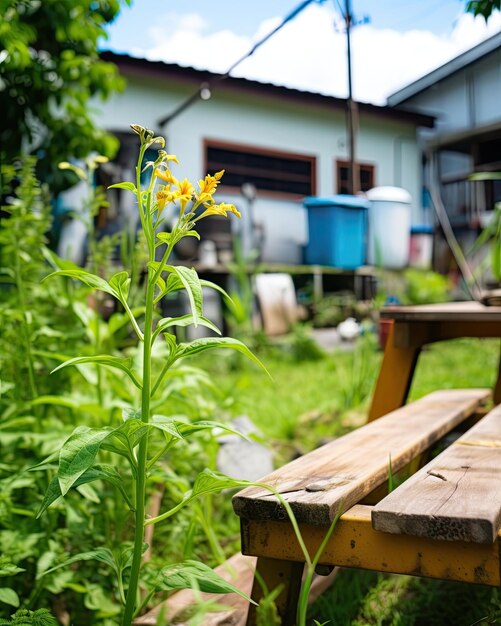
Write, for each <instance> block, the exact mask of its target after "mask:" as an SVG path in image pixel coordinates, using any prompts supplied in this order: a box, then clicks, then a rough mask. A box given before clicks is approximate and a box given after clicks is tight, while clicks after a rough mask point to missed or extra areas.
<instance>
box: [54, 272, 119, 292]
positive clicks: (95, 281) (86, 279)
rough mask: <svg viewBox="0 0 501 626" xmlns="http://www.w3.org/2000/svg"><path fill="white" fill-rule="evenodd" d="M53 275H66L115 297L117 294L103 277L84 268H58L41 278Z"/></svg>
mask: <svg viewBox="0 0 501 626" xmlns="http://www.w3.org/2000/svg"><path fill="white" fill-rule="evenodd" d="M53 276H68V278H74V279H76V280H79V281H81V282H82V283H84V284H86V285H88V286H89V287H93V288H94V289H100V290H101V291H105V292H106V293H109V294H110V295H112V296H114V297H115V298H116V297H117V295H118V294H117V292H116V291H115V290H114V289H113V288H112V287H110V285H109V284H108V283H107V282H106V281H105V280H104V279H103V278H101V277H100V276H96V275H95V274H91V273H90V272H86V271H85V270H58V271H57V272H52V274H49V275H48V276H46V277H45V278H44V279H43V280H46V279H47V278H52V277H53Z"/></svg>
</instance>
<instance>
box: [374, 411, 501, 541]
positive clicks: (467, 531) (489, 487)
mask: <svg viewBox="0 0 501 626" xmlns="http://www.w3.org/2000/svg"><path fill="white" fill-rule="evenodd" d="M372 524H373V527H374V529H375V530H380V531H384V532H390V533H402V534H406V535H414V536H419V537H429V538H431V539H441V540H450V541H455V540H461V541H469V542H474V543H484V544H485V543H493V542H494V541H495V539H496V537H497V534H498V531H499V529H500V528H501V406H497V407H496V408H495V409H494V410H493V411H491V412H490V413H488V414H487V415H486V416H485V417H484V418H483V419H482V420H480V422H478V424H476V425H475V426H473V427H472V428H471V429H470V430H469V431H467V432H466V434H464V435H463V436H462V437H460V438H459V439H458V440H457V441H456V442H455V443H453V444H452V445H451V446H450V447H449V448H447V449H446V450H445V451H444V452H442V454H440V455H439V456H437V457H436V458H435V459H434V460H433V461H431V462H430V463H428V465H426V466H425V467H423V468H422V469H421V470H420V471H419V472H417V473H416V474H414V476H412V477H411V478H409V480H407V481H406V482H405V483H404V484H403V485H401V486H400V487H398V489H396V490H395V491H393V492H392V493H390V494H389V495H388V496H387V497H386V498H384V499H383V500H381V502H380V503H379V504H377V505H376V506H375V507H374V510H373V512H372Z"/></svg>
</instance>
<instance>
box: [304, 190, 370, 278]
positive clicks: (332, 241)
mask: <svg viewBox="0 0 501 626" xmlns="http://www.w3.org/2000/svg"><path fill="white" fill-rule="evenodd" d="M304 205H305V207H306V208H307V209H308V229H309V240H308V245H307V246H306V249H305V261H306V263H309V264H311V265H329V266H333V267H339V268H342V269H355V268H357V267H360V266H361V265H364V263H365V251H366V238H367V211H368V208H369V202H368V201H367V200H366V199H365V198H359V197H357V196H344V195H335V196H327V197H324V198H317V197H310V198H306V199H305V201H304Z"/></svg>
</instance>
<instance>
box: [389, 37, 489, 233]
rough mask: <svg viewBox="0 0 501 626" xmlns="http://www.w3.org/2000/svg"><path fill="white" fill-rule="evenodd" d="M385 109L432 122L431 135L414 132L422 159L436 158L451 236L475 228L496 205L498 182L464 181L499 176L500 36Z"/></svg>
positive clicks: (441, 69)
mask: <svg viewBox="0 0 501 626" xmlns="http://www.w3.org/2000/svg"><path fill="white" fill-rule="evenodd" d="M388 104H389V105H390V106H392V107H394V108H395V109H397V110H399V111H404V110H405V111H410V112H414V113H420V114H424V115H433V116H434V117H435V118H436V124H435V127H434V128H433V129H429V128H428V129H426V130H422V131H420V143H421V146H422V150H423V153H424V155H425V157H426V156H428V158H429V157H430V155H431V154H433V153H435V154H436V155H437V157H438V169H439V171H438V179H439V182H440V188H441V193H442V198H443V201H444V205H445V207H446V209H447V212H448V214H449V217H450V220H451V223H452V225H453V227H454V228H455V230H456V231H457V232H459V233H460V234H461V231H462V230H463V231H467V230H468V229H475V228H477V227H478V226H479V225H480V224H481V223H482V222H483V221H484V220H485V217H486V214H488V212H489V211H492V209H493V208H494V204H495V203H496V202H499V201H501V181H499V180H498V181H493V180H491V181H485V182H473V181H471V180H469V176H470V175H471V174H472V173H474V172H489V171H491V172H494V171H501V33H497V34H496V35H494V36H493V37H490V38H489V39H487V40H485V41H483V42H482V43H480V44H479V45H477V46H475V47H474V48H472V49H470V50H468V51H467V52H465V53H464V54H461V55H459V56H458V57H456V58H454V59H452V61H450V62H449V63H446V64H445V65H442V66H441V67H439V68H437V69H436V70H434V71H433V72H431V73H429V74H427V75H426V76H423V77H422V78H420V79H419V80H417V81H415V82H413V83H411V84H410V85H407V86H406V87H404V88H403V89H401V90H400V91H398V92H396V93H394V94H393V95H391V96H390V97H389V98H388Z"/></svg>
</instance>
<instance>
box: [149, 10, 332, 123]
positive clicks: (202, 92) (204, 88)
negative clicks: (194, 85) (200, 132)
mask: <svg viewBox="0 0 501 626" xmlns="http://www.w3.org/2000/svg"><path fill="white" fill-rule="evenodd" d="M313 2H317V3H318V4H321V3H322V2H325V0H304V1H303V2H301V4H299V5H298V6H297V7H296V8H295V9H293V10H292V11H291V12H290V13H288V14H287V15H286V16H285V17H284V18H283V20H282V21H281V22H280V24H279V25H278V26H276V27H275V28H274V29H273V30H271V31H270V32H269V33H268V34H267V35H265V36H264V37H263V38H262V39H260V40H259V41H258V42H256V43H255V44H254V45H253V46H252V48H251V49H250V50H249V51H248V52H246V53H245V54H244V55H243V56H242V57H240V59H238V60H237V61H235V62H234V63H233V64H232V65H230V67H229V68H228V70H227V71H226V72H225V73H224V74H221V75H220V76H217V77H216V78H213V79H212V80H211V81H205V82H203V83H201V84H200V86H199V88H198V89H197V90H196V91H195V92H194V93H193V94H192V95H191V96H189V97H188V98H186V100H184V102H181V104H180V105H179V106H178V107H177V108H176V109H174V111H172V113H170V114H169V115H167V116H165V117H163V118H162V119H160V120H158V124H159V125H160V126H164V125H165V124H168V123H169V122H171V121H172V120H173V119H174V118H175V117H177V116H178V115H179V114H180V113H182V112H183V111H185V110H186V109H187V108H188V107H190V106H191V105H192V104H193V103H195V102H196V101H197V100H199V99H201V100H208V99H209V98H210V92H211V88H212V87H214V86H215V85H217V84H218V83H220V82H222V81H223V80H226V79H227V78H228V77H229V76H230V74H231V72H232V71H233V70H234V69H235V68H236V67H237V66H238V65H240V63H242V62H243V61H245V59H248V58H249V57H250V56H252V55H253V54H254V52H256V50H257V49H258V48H260V47H261V46H262V45H263V44H264V43H266V42H267V41H268V40H269V39H270V38H271V37H273V35H275V34H276V33H278V31H279V30H281V29H282V28H283V27H284V26H285V25H286V24H288V23H289V22H290V21H291V20H293V19H294V18H295V17H297V16H298V15H299V14H300V13H301V12H302V11H303V10H304V9H306V7H307V6H308V5H310V4H312V3H313Z"/></svg>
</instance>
